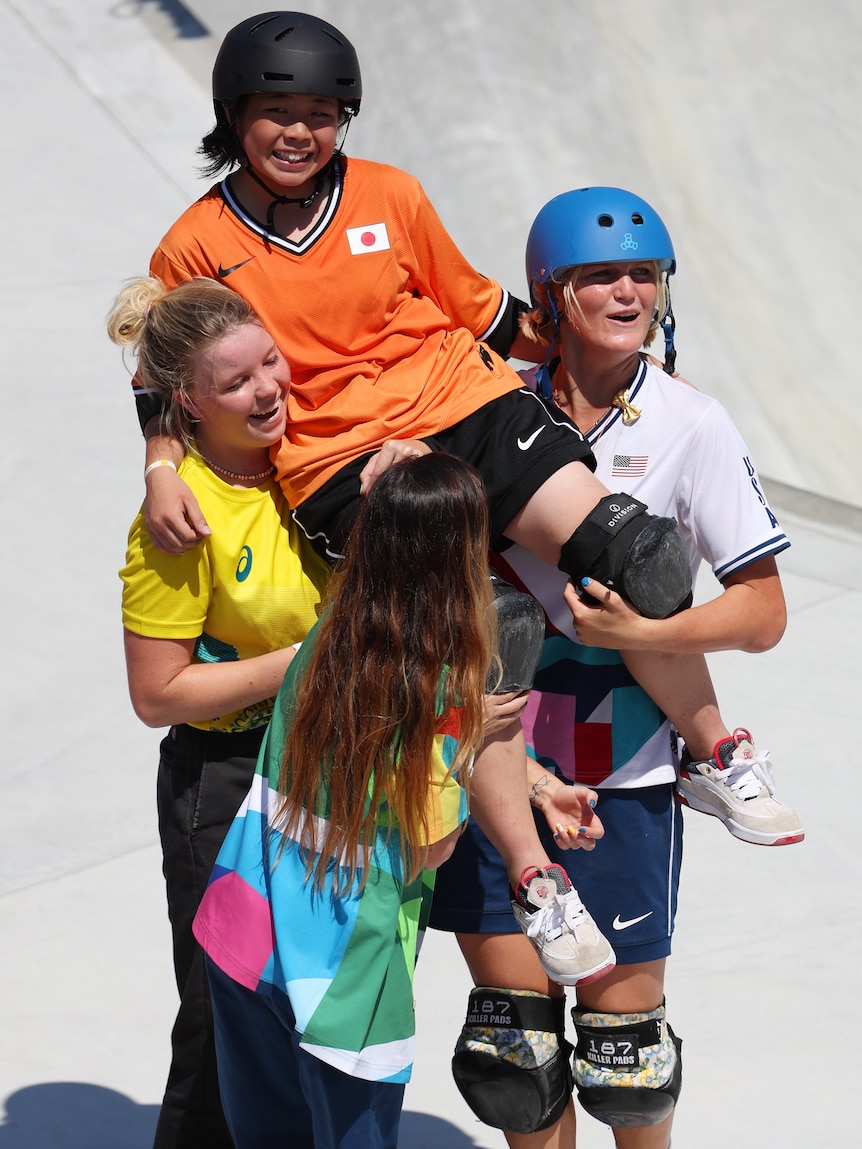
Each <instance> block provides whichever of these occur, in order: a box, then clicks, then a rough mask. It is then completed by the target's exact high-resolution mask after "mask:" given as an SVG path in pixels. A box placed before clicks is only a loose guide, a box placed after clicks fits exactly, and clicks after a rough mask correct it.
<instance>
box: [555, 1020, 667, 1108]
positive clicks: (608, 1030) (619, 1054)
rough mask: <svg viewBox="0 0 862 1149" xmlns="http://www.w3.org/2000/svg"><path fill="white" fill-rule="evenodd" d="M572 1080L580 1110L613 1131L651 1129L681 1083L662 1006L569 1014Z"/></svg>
mask: <svg viewBox="0 0 862 1149" xmlns="http://www.w3.org/2000/svg"><path fill="white" fill-rule="evenodd" d="M572 1018H573V1020H574V1023H575V1032H576V1033H577V1046H576V1047H575V1061H574V1076H575V1084H576V1085H577V1087H578V1100H579V1101H580V1103H581V1105H582V1106H583V1107H584V1109H585V1110H586V1111H587V1112H588V1113H589V1114H591V1115H592V1116H593V1117H595V1118H597V1119H598V1120H599V1121H603V1122H604V1123H605V1125H611V1126H613V1128H615V1129H628V1128H632V1127H639V1126H644V1125H657V1124H658V1122H659V1121H663V1120H664V1119H665V1117H667V1116H668V1114H669V1113H670V1112H671V1111H672V1109H673V1107H674V1106H675V1105H676V1100H677V1098H678V1097H679V1091H680V1088H681V1085H682V1042H681V1041H680V1039H679V1038H678V1037H677V1036H676V1034H675V1033H674V1032H673V1030H672V1029H671V1027H670V1026H669V1025H668V1023H667V1021H666V1020H665V1010H664V1005H660V1006H659V1007H658V1009H653V1010H651V1011H650V1012H649V1013H587V1012H586V1011H584V1010H577V1009H573V1010H572Z"/></svg>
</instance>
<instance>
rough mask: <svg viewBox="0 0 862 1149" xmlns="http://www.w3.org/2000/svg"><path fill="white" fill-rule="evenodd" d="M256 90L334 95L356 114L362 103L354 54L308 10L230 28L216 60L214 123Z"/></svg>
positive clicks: (268, 16) (271, 14) (268, 14)
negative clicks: (308, 12)
mask: <svg viewBox="0 0 862 1149" xmlns="http://www.w3.org/2000/svg"><path fill="white" fill-rule="evenodd" d="M253 92H301V93H305V94H313V95H319V96H335V97H336V98H337V99H339V100H340V101H341V104H342V107H343V108H344V110H345V111H346V112H347V113H348V114H349V115H351V116H355V115H356V114H357V113H358V112H359V105H360V102H361V100H362V77H361V75H360V73H359V61H358V59H357V58H356V51H355V49H354V47H353V45H352V44H351V43H350V41H349V40H348V39H347V37H346V36H343V35H342V34H341V32H339V31H338V29H337V28H334V27H333V26H332V24H327V23H326V21H325V20H321V19H319V18H318V17H317V16H309V15H307V14H306V13H305V12H263V13H261V15H259V16H250V17H249V18H248V19H247V20H243V21H242V23H240V24H237V25H236V27H235V28H231V30H230V31H229V32H228V34H227V35H226V36H225V38H224V40H223V41H222V46H221V48H220V49H219V53H218V56H216V62H215V65H214V67H213V103H214V104H215V111H216V119H217V120H218V121H219V122H221V123H225V122H226V121H227V118H228V117H227V115H226V111H227V109H229V108H232V107H233V106H235V104H236V102H237V100H238V99H239V98H240V96H245V95H251V93H253Z"/></svg>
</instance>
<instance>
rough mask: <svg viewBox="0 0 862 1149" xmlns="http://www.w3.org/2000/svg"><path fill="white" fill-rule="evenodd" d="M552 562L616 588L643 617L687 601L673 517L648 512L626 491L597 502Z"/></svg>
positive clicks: (684, 561)
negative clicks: (556, 560) (557, 558)
mask: <svg viewBox="0 0 862 1149" xmlns="http://www.w3.org/2000/svg"><path fill="white" fill-rule="evenodd" d="M558 566H559V569H560V570H561V571H565V573H566V574H567V575H569V576H570V577H572V578H574V579H581V578H583V577H584V575H589V577H590V578H593V579H595V580H596V581H597V582H600V583H602V585H603V586H606V587H610V589H611V590H615V591H617V592H618V593H619V594H621V595H622V596H623V598H625V599H628V601H629V602H630V603H631V604H632V606H633V607H634V608H635V609H636V610H637V611H639V612H640V614H642V615H644V616H645V617H646V618H666V617H667V616H668V615H670V614H673V613H674V612H675V611H678V610H682V609H683V608H684V607H687V606H690V605H691V568H690V566H689V563H688V555H687V554H686V550H685V546H684V544H683V541H682V535H681V534H680V533H679V527H678V526H677V523H676V519H668V518H657V517H656V516H655V515H650V514H648V513H647V507H646V504H645V503H641V502H639V501H638V500H637V499H633V498H632V497H631V495H624V494H620V495H607V496H606V497H605V498H604V499H602V500H601V501H600V502H598V503H597V504H596V505H595V507H593V509H592V511H590V513H589V515H587V517H586V518H585V519H584V521H583V522H582V523H581V525H580V526H579V527H578V529H577V530H576V531H575V533H574V534H573V535H572V537H571V538H570V539H569V540H568V542H566V543H564V544H563V547H562V549H561V551H560V561H559V563H558Z"/></svg>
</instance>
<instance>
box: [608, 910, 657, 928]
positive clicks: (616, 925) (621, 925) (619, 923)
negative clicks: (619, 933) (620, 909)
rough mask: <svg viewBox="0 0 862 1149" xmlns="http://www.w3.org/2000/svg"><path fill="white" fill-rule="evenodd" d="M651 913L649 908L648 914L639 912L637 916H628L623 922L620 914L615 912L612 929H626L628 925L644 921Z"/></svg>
mask: <svg viewBox="0 0 862 1149" xmlns="http://www.w3.org/2000/svg"><path fill="white" fill-rule="evenodd" d="M651 915H652V910H650V912H649V913H648V914H641V916H640V917H639V918H629V920H628V921H627V922H624V921H622V920H621V918H620V915H619V914H617V916H616V917H615V918H614V929H615V930H627V929H628V928H629V926H636V925H637V924H638V922H642V921H644V919H645V918H648V917H650V916H651Z"/></svg>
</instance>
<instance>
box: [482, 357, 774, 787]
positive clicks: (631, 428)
mask: <svg viewBox="0 0 862 1149" xmlns="http://www.w3.org/2000/svg"><path fill="white" fill-rule="evenodd" d="M523 378H524V380H525V382H526V383H527V384H528V385H532V386H535V370H532V371H529V372H524V373H523ZM628 398H629V402H630V403H631V404H632V406H634V407H637V408H639V409H640V411H641V415H640V418H638V419H637V421H636V422H633V423H629V424H628V425H626V424H625V423H624V422H623V418H622V412H621V411H619V410H618V409H617V408H611V410H610V411H609V412H608V413H607V414H606V415H605V416H604V417H603V418H602V419H600V420H599V422H598V423H597V424H596V425H595V427H593V428H592V430H591V431H590V432H589V433H588V434H587V440H588V442H589V444H590V446H591V448H592V450H593V453H594V454H595V456H596V461H597V467H596V477H597V478H598V479H600V480H601V481H602V482H603V483H604V485H605V486H606V487H607V488H608V490H610V491H612V492H616V491H625V492H627V493H628V494H630V495H634V496H635V497H636V498H638V499H640V500H641V501H642V502H644V503H646V504H647V506H648V507H649V509H650V512H651V513H652V514H656V515H672V516H673V517H674V518H675V519H676V520H677V522H678V523H679V526H680V530H681V532H682V536H683V539H684V541H685V545H686V548H687V550H688V555H689V561H690V563H691V569H692V578H693V579H694V577H695V576H696V574H697V570H698V567H699V566H700V564H701V562H704V561H705V562H707V563H708V564H709V566H710V567H711V568H712V571H713V572H714V574H715V576H716V577H717V578H718V579H719V580H724V579H726V578H727V577H728V576H729V575H731V574H734V573H735V572H736V571H739V570H742V569H744V568H745V567H746V566H748V565H749V564H750V563H752V562H755V561H756V560H757V559H760V558H763V557H765V556H767V555H775V554H778V552H779V551H782V550H784V549H785V547H787V546H789V545H790V544H789V541H788V539H787V537H786V535H785V534H784V532H783V531H782V529H781V527H780V526H779V524H778V520H777V519H776V517H775V515H774V514H773V512H772V510H771V509H770V507H769V504H768V502H767V500H766V497H765V495H764V493H763V490H762V488H761V485H760V479H759V478H758V475H757V470H756V468H755V466H754V463H753V462H752V459H751V454H750V452H749V450H748V448H747V447H746V445H745V442H744V441H743V439H742V437H741V436H740V434H739V432H738V431H737V429H736V427H735V426H734V425H733V423H732V421H731V419H730V416H729V415H728V413H727V411H726V410H725V409H724V407H723V406H722V405H721V404H720V403H719V402H718V401H717V400H715V399H712V398H710V397H709V396H707V395H703V394H701V393H700V392H699V391H696V390H695V389H694V388H693V387H691V386H689V385H688V384H687V383H684V382H681V381H680V380H679V379H673V378H671V377H670V376H669V375H666V374H665V373H664V372H663V371H662V370H661V368H658V367H654V366H652V365H651V364H649V363H647V362H645V361H642V362H641V366H640V369H639V371H638V374H637V376H636V378H635V381H634V383H633V384H632V385H631V386H630V387H629V393H628ZM495 565H499V569H500V571H501V573H503V575H504V576H505V577H507V578H508V579H509V580H510V581H512V582H514V583H515V585H518V586H521V587H523V588H524V589H526V590H528V591H529V592H530V593H531V594H533V595H534V596H535V597H536V598H537V599H538V600H539V602H541V604H542V606H543V607H544V609H545V613H546V615H547V616H548V621H549V623H550V631H551V633H550V636H549V638H548V639H547V640H546V642H545V650H544V653H543V656H542V661H541V663H540V665H539V670H538V672H537V674H536V679H535V684H534V688H533V692H532V695H531V697H530V702H529V704H528V706H527V709H526V711H525V714H524V729H525V733H526V735H527V741H528V742H529V743H530V745H531V746H532V747H533V748H534V750H535V752H536V756H537V757H538V759H539V760H540V761H541V762H542V763H543V764H544V765H546V766H548V767H549V768H551V769H555V770H556V771H557V772H558V773H559V774H561V775H562V776H563V777H564V778H566V779H568V780H569V781H577V782H582V783H584V784H585V785H589V786H607V787H611V786H613V787H634V786H652V785H657V784H659V783H663V782H673V781H674V779H675V764H674V759H673V754H672V752H671V738H670V724H669V723H668V721H667V720H666V719H665V718H664V715H663V714H662V713H661V712H660V711H659V710H658V708H657V707H656V706H655V704H654V703H653V702H652V700H651V699H650V698H649V696H648V695H647V694H646V693H645V692H644V691H643V690H641V689H640V687H638V686H637V684H636V683H635V682H634V680H633V679H632V678H631V676H630V675H629V674H628V671H627V670H626V669H625V666H624V665H623V663H622V659H621V658H620V656H619V655H618V654H617V653H616V652H615V651H608V650H599V649H596V648H593V647H584V646H582V645H581V644H580V643H579V642H578V640H577V636H576V635H575V632H574V627H573V625H572V616H571V614H570V613H569V610H568V607H567V606H566V604H565V602H564V601H563V588H564V587H565V585H566V581H567V579H566V575H565V574H564V573H563V572H562V571H559V570H557V569H556V568H554V567H550V566H548V565H547V564H546V563H543V562H542V561H541V560H540V559H538V558H536V556H535V555H533V554H532V553H531V552H530V551H527V550H525V549H524V548H523V547H521V546H512V547H510V548H509V549H508V550H507V551H506V552H505V553H504V555H503V556H502V559H501V560H500V562H499V564H498V563H496V562H495Z"/></svg>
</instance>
